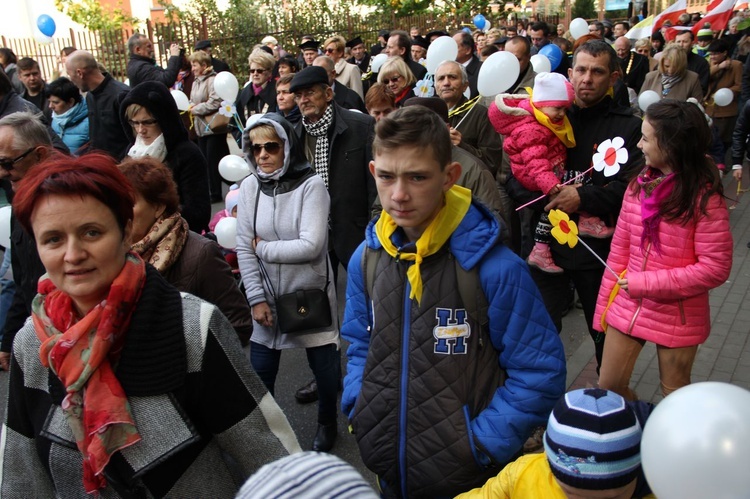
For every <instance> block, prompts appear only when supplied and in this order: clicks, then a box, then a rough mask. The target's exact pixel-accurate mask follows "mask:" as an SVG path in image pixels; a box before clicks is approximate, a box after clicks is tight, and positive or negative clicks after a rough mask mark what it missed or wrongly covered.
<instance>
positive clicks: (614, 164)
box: [591, 137, 628, 177]
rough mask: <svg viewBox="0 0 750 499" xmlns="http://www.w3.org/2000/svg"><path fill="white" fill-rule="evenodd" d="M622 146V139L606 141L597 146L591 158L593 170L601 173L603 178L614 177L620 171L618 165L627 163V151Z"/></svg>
mask: <svg viewBox="0 0 750 499" xmlns="http://www.w3.org/2000/svg"><path fill="white" fill-rule="evenodd" d="M624 145H625V139H623V138H622V137H615V138H614V139H611V140H610V139H607V140H605V141H604V142H602V143H601V144H599V147H597V148H596V152H595V153H594V156H593V157H592V158H591V162H592V163H593V164H594V169H595V170H596V171H598V172H601V171H603V172H604V176H605V177H611V176H612V175H616V174H617V172H619V171H620V165H623V164H625V163H627V161H628V150H627V149H625V148H624V147H623V146H624Z"/></svg>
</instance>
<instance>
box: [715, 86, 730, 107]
mask: <svg viewBox="0 0 750 499" xmlns="http://www.w3.org/2000/svg"><path fill="white" fill-rule="evenodd" d="M733 100H734V92H732V91H731V90H729V89H728V88H720V89H719V90H717V91H716V93H715V94H714V104H716V105H717V106H728V105H729V104H731V103H732V101H733Z"/></svg>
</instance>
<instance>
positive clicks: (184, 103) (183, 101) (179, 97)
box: [170, 90, 190, 111]
mask: <svg viewBox="0 0 750 499" xmlns="http://www.w3.org/2000/svg"><path fill="white" fill-rule="evenodd" d="M170 93H171V94H172V98H173V99H174V102H175V104H177V109H179V110H180V111H187V110H188V108H189V107H190V101H189V100H188V98H187V95H185V92H183V91H182V90H172V91H171V92H170Z"/></svg>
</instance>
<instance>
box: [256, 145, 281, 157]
mask: <svg viewBox="0 0 750 499" xmlns="http://www.w3.org/2000/svg"><path fill="white" fill-rule="evenodd" d="M250 148H251V149H252V150H253V155H254V156H257V155H259V154H260V152H261V151H262V150H263V149H265V150H266V152H267V153H268V154H277V153H278V152H279V151H280V150H281V144H279V143H278V142H266V143H265V144H253V145H251V146H250Z"/></svg>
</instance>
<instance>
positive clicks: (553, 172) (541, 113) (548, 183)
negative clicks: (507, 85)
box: [489, 73, 613, 274]
mask: <svg viewBox="0 0 750 499" xmlns="http://www.w3.org/2000/svg"><path fill="white" fill-rule="evenodd" d="M527 90H529V89H527ZM532 93H533V95H532V96H531V98H529V97H528V96H526V95H510V94H500V95H498V96H497V97H496V98H495V102H493V103H492V104H491V105H490V109H489V118H490V122H491V123H492V125H493V126H494V127H495V130H496V131H497V132H498V133H500V134H502V135H503V136H504V140H503V151H504V152H505V154H507V155H508V159H509V160H510V168H511V171H512V172H513V176H514V177H515V178H516V179H517V180H518V181H519V182H520V183H521V185H522V186H523V187H524V188H525V189H527V190H529V191H542V192H543V193H544V194H547V195H552V194H556V193H557V192H558V191H559V189H560V182H562V177H563V175H564V174H565V160H566V158H567V155H568V149H567V148H568V147H574V146H575V145H576V143H575V138H574V137H573V129H572V127H571V126H570V122H569V121H568V118H567V116H566V115H565V111H566V110H567V109H568V108H569V107H570V106H571V105H572V104H573V98H574V92H573V86H572V85H571V84H570V82H568V80H567V79H565V77H564V76H562V75H561V74H557V73H539V74H538V75H536V77H535V78H534V90H533V92H532ZM578 225H579V232H580V234H581V235H585V236H590V237H598V238H604V237H610V236H611V235H612V232H613V230H612V228H610V227H607V226H606V225H605V224H604V222H602V221H601V220H600V219H599V218H597V217H592V216H587V215H585V214H582V215H581V218H580V220H579V224H578ZM551 230H552V225H551V224H550V223H549V218H548V216H547V213H542V215H541V218H540V219H539V223H538V224H537V226H536V229H535V230H534V248H533V249H532V251H531V254H530V255H529V257H528V259H527V262H528V263H529V265H531V266H533V267H537V268H538V269H539V270H542V271H544V272H550V273H555V274H557V273H562V272H563V269H562V268H560V267H559V266H557V265H555V262H554V260H553V259H552V252H551V251H550V248H549V244H550V242H551V240H552V237H551V236H550V231H551Z"/></svg>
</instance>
